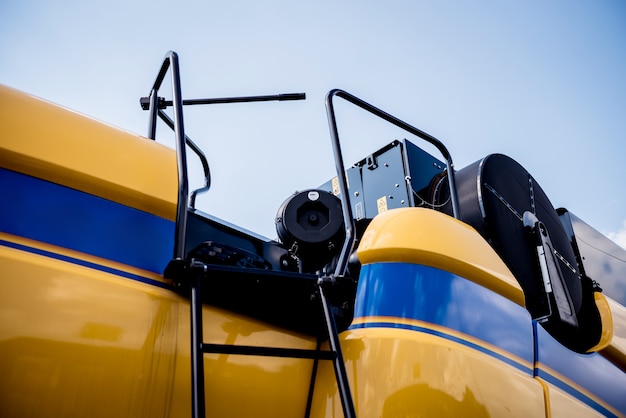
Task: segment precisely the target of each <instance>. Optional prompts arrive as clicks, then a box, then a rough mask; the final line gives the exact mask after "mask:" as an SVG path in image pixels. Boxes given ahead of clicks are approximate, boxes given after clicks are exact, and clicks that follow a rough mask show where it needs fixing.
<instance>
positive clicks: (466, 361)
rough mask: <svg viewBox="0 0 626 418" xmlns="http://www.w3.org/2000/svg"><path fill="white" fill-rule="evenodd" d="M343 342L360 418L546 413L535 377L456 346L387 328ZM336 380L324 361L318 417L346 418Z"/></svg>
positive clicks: (349, 335) (359, 332)
mask: <svg viewBox="0 0 626 418" xmlns="http://www.w3.org/2000/svg"><path fill="white" fill-rule="evenodd" d="M341 340H342V347H343V354H344V360H345V361H346V370H347V374H348V378H349V380H350V387H351V390H352V395H353V397H354V402H355V407H356V413H357V415H358V416H359V417H394V418H395V417H406V416H411V417H443V416H447V417H457V416H471V417H508V416H523V417H543V416H545V415H544V414H545V409H544V397H543V388H542V386H541V384H540V383H539V382H537V381H536V380H535V379H533V378H532V376H530V375H529V374H525V373H522V372H521V371H519V370H517V369H515V368H513V367H511V366H507V365H506V364H504V363H503V362H501V361H498V360H496V359H495V358H494V357H492V356H489V355H487V354H484V353H481V352H478V351H476V350H472V349H470V348H468V347H466V346H463V345H461V344H458V343H456V342H453V341H450V340H447V339H443V338H440V337H437V336H434V335H428V334H424V333H416V332H412V331H408V330H401V329H388V328H367V329H355V330H350V331H347V332H344V333H342V335H341ZM333 380H334V374H333V370H332V366H331V365H327V364H322V365H321V366H320V371H319V375H318V378H317V382H316V391H315V395H314V403H313V411H312V416H325V417H341V416H343V415H342V409H341V403H340V400H339V397H338V393H337V389H336V386H335V385H334V384H332V382H333ZM512 394H514V395H512Z"/></svg>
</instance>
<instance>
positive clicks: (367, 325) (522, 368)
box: [350, 322, 533, 374]
mask: <svg viewBox="0 0 626 418" xmlns="http://www.w3.org/2000/svg"><path fill="white" fill-rule="evenodd" d="M357 328H396V329H405V330H409V331H417V332H422V333H424V334H429V335H434V336H437V337H441V338H445V339H446V340H448V341H453V342H456V343H459V344H462V345H464V346H466V347H469V348H472V349H474V350H477V351H480V352H482V353H485V354H488V355H489V356H491V357H495V358H497V359H498V360H500V361H503V362H505V363H506V364H508V365H510V366H513V367H515V368H516V369H518V370H520V371H522V372H524V373H527V374H531V373H532V372H533V371H532V370H531V369H530V368H529V367H528V366H525V365H523V364H521V363H519V362H517V361H515V360H513V359H511V358H509V357H506V356H503V355H502V354H500V353H497V352H495V351H493V350H490V349H488V348H486V347H484V346H481V345H479V344H476V343H473V342H471V341H468V340H465V339H463V338H459V337H456V336H454V335H450V334H448V333H445V332H441V331H437V330H434V329H432V328H427V327H420V326H417V325H409V324H398V323H393V322H366V323H362V324H356V325H352V326H350V329H357Z"/></svg>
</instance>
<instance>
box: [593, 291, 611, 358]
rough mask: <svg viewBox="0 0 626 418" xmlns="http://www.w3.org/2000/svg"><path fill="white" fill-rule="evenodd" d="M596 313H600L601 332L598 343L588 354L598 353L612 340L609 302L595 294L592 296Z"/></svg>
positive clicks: (600, 295)
mask: <svg viewBox="0 0 626 418" xmlns="http://www.w3.org/2000/svg"><path fill="white" fill-rule="evenodd" d="M593 297H594V300H595V302H596V306H597V307H598V312H599V313H600V320H601V321H602V331H601V335H600V341H598V344H596V345H595V346H594V347H591V348H590V349H589V350H588V352H590V353H592V352H595V351H600V350H602V349H603V348H606V347H607V346H608V345H609V344H610V343H611V340H612V339H613V316H612V315H611V307H610V306H609V302H608V300H607V298H606V296H604V295H603V294H602V293H600V292H595V293H594V294H593Z"/></svg>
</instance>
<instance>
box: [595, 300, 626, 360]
mask: <svg viewBox="0 0 626 418" xmlns="http://www.w3.org/2000/svg"><path fill="white" fill-rule="evenodd" d="M605 300H606V301H607V302H608V305H609V308H610V310H611V319H612V323H613V335H612V338H611V341H610V343H609V344H608V345H607V346H605V347H604V348H602V349H601V350H602V351H601V354H602V355H604V356H605V357H607V358H609V359H610V360H611V361H612V362H613V363H615V364H617V365H618V366H619V367H620V368H621V369H622V370H626V307H624V306H623V305H620V304H619V303H617V302H615V301H614V300H612V299H610V298H605ZM603 325H604V321H603ZM603 328H604V326H603ZM603 331H604V329H603Z"/></svg>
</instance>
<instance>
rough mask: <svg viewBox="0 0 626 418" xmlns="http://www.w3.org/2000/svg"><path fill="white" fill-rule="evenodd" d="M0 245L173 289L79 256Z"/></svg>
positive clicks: (3, 243)
mask: <svg viewBox="0 0 626 418" xmlns="http://www.w3.org/2000/svg"><path fill="white" fill-rule="evenodd" d="M0 245H3V246H5V247H9V248H14V249H16V250H20V251H26V252H29V253H33V254H37V255H42V256H44V257H49V258H53V259H55V260H60V261H65V262H68V263H72V264H77V265H79V266H83V267H88V268H90V269H94V270H99V271H103V272H105V273H110V274H114V275H116V276H120V277H124V278H127V279H131V280H135V281H138V282H141V283H146V284H149V285H152V286H157V287H161V288H163V289H168V290H172V289H173V286H172V285H169V284H167V283H163V282H160V281H158V280H154V279H149V278H147V277H143V276H139V275H137V274H132V273H129V272H127V271H123V270H119V269H115V268H113V267H107V266H103V265H102V264H97V263H92V262H90V261H86V260H81V259H80V258H75V257H69V256H66V255H63V254H59V253H55V252H52V251H46V250H42V249H39V248H35V247H29V246H27V245H22V244H17V243H15V242H11V241H5V240H0Z"/></svg>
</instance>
